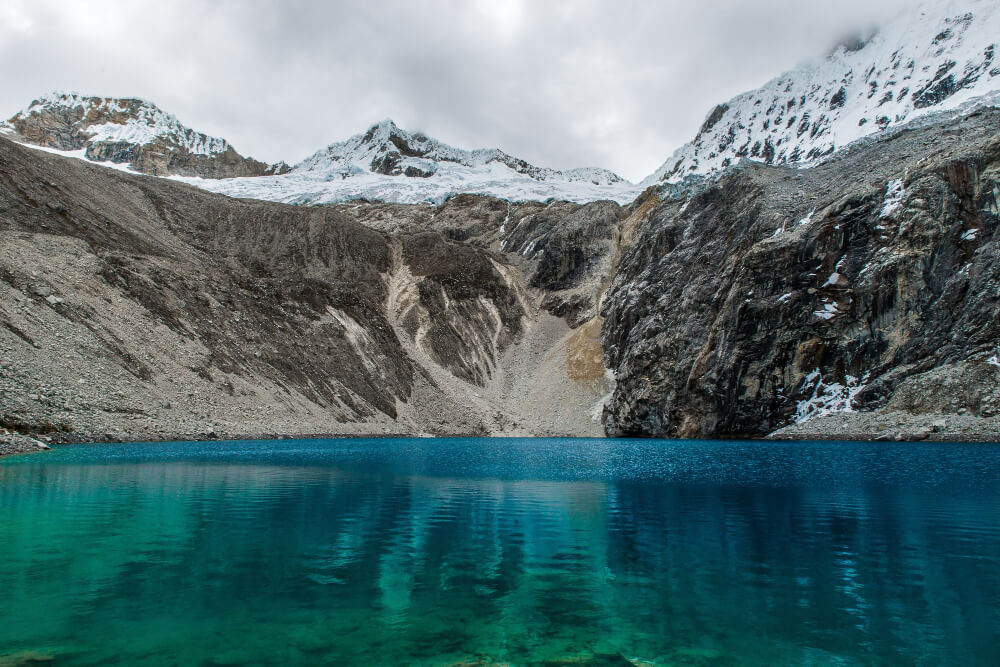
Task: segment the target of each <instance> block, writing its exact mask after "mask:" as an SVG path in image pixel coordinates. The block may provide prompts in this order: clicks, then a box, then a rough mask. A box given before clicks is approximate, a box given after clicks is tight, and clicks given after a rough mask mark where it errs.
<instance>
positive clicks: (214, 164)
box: [0, 92, 287, 178]
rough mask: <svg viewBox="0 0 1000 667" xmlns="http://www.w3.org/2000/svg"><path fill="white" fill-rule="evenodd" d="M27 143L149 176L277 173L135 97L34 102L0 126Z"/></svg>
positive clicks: (62, 96)
mask: <svg viewBox="0 0 1000 667" xmlns="http://www.w3.org/2000/svg"><path fill="white" fill-rule="evenodd" d="M0 131H2V132H3V133H4V134H7V135H12V136H13V137H14V138H16V139H19V140H21V141H24V142H25V143H30V144H35V145H37V146H42V147H45V148H52V149H56V150H59V151H71V152H72V151H81V152H82V157H85V158H87V159H88V160H92V161H94V162H112V163H117V164H127V165H128V166H129V167H130V168H131V169H133V170H135V171H138V172H142V173H144V174H150V175H153V176H168V175H177V176H199V177H204V178H225V177H232V176H260V175H263V174H272V173H280V172H282V171H284V170H285V169H287V167H285V166H284V164H283V163H279V164H278V165H268V164H265V163H263V162H259V161H257V160H254V159H253V158H247V157H243V156H242V155H240V154H239V153H237V152H236V150H235V149H234V148H233V147H232V146H230V145H229V142H227V141H226V140H225V139H220V138H218V137H212V136H208V135H206V134H203V133H201V132H197V131H195V130H192V129H190V128H188V127H185V126H184V125H183V124H181V122H180V121H179V120H177V118H176V117H175V116H173V115H172V114H169V113H166V112H165V111H163V110H162V109H160V108H159V107H157V106H156V105H155V104H153V103H152V102H148V101H146V100H142V99H138V98H133V97H126V98H120V97H92V96H84V95H77V94H76V93H60V92H53V93H50V94H48V95H44V96H42V97H40V98H38V99H36V100H33V101H32V102H31V104H29V105H28V106H27V107H26V108H25V109H23V110H22V111H19V112H18V113H16V114H14V116H13V117H11V118H10V119H9V120H7V121H6V122H4V123H2V124H0Z"/></svg>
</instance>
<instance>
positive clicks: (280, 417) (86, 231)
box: [0, 139, 618, 440]
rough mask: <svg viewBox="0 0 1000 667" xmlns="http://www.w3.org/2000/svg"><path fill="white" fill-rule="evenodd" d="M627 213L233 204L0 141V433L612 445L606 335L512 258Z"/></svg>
mask: <svg viewBox="0 0 1000 667" xmlns="http://www.w3.org/2000/svg"><path fill="white" fill-rule="evenodd" d="M549 209H551V210H549ZM591 209H593V211H594V213H591V212H590V210H591ZM617 210H618V207H617V206H616V205H614V204H607V203H603V204H596V205H590V207H581V206H577V205H568V204H561V205H551V206H546V205H543V204H528V205H511V204H509V203H507V202H503V201H499V200H495V199H489V198H483V197H460V198H455V199H454V200H451V201H449V202H447V203H446V204H444V205H442V206H402V205H392V204H368V205H363V206H358V205H356V204H355V205H351V206H347V205H344V206H337V207H333V206H330V207H295V206H287V205H282V204H273V203H268V202H257V201H240V200H233V199H229V198H226V197H220V196H218V195H213V194H210V193H207V192H204V191H201V190H197V189H194V188H191V187H189V186H185V185H183V184H179V183H176V182H173V181H169V180H164V179H155V178H148V177H144V176H136V175H131V174H126V173H121V172H119V171H114V170H108V169H104V168H101V167H98V166H95V165H90V164H87V163H86V162H83V161H80V160H73V159H68V158H65V157H62V156H56V155H48V154H45V153H41V152H39V151H36V150H33V149H30V148H26V147H22V146H19V145H17V144H16V143H13V142H10V141H6V140H4V139H0V428H3V429H10V430H13V431H18V432H22V433H35V434H47V435H48V436H50V437H54V438H57V439H64V440H80V439H93V438H99V439H102V438H129V439H157V438H164V437H196V438H203V437H206V436H208V437H215V436H223V435H228V436H233V435H252V436H258V437H259V436H264V435H268V434H286V435H294V434H314V435H315V434H336V433H345V434H372V433H386V432H389V433H440V434H487V433H498V434H500V433H506V434H512V435H526V434H538V433H542V434H546V433H548V434H553V435H557V434H558V435H570V434H599V433H600V432H601V425H600V422H599V419H598V417H599V411H595V407H599V404H600V400H601V399H602V398H603V397H604V396H605V395H606V394H607V393H608V392H609V391H610V386H609V384H608V383H609V381H608V380H607V378H606V376H605V373H604V367H603V364H602V363H601V355H600V346H599V342H598V341H597V334H598V329H599V328H598V327H593V326H592V327H590V328H589V329H587V331H586V332H585V335H578V334H577V333H576V332H574V331H573V330H572V329H571V328H570V326H569V325H568V324H567V323H566V322H565V321H564V320H562V319H559V318H557V317H554V316H552V315H550V314H549V313H548V312H546V311H545V310H544V309H543V308H541V307H540V303H541V302H542V301H543V300H544V299H545V297H546V295H547V294H548V292H547V291H546V290H545V289H544V288H536V287H533V286H532V285H530V284H528V282H527V281H526V280H525V279H524V275H525V274H526V273H529V272H530V271H531V270H532V269H533V268H534V267H535V266H536V262H538V261H539V260H537V259H530V258H526V257H522V256H520V255H505V254H504V253H502V252H501V251H500V250H499V245H500V243H501V242H502V241H503V239H504V238H506V234H507V229H506V227H505V225H507V224H509V223H510V222H514V223H516V222H517V221H520V220H522V219H523V218H525V217H530V216H532V215H538V214H539V213H544V212H546V211H548V213H546V215H547V216H549V217H550V218H551V221H550V226H551V227H552V228H553V229H556V228H558V227H559V225H558V220H559V218H560V217H566V218H574V216H575V217H576V218H580V219H581V220H589V219H591V218H592V217H594V216H598V217H600V218H601V219H602V220H604V221H605V225H606V228H605V229H604V230H603V231H602V232H601V234H602V235H603V236H604V237H609V236H610V235H611V234H612V230H613V227H614V224H615V223H614V221H615V214H616V212H617ZM597 211H600V214H598V213H597ZM602 216H603V217H602ZM574 219H575V218H574ZM574 224H576V223H574ZM553 248H555V246H554V245H553ZM553 252H554V250H553ZM573 256H574V257H576V255H573ZM574 261H575V260H574ZM595 261H596V260H595ZM522 263H523V267H522ZM574 275H575V276H578V277H581V280H582V277H583V276H585V275H586V271H584V270H582V269H581V270H580V271H577V272H576V273H575V274H574ZM567 280H568V279H567ZM564 282H565V284H566V285H575V284H577V283H573V282H572V281H571V280H569V281H568V282H567V281H564ZM580 284H582V283H580ZM595 348H596V351H597V352H596V369H597V370H596V371H595V370H594V369H593V368H592V366H593V365H594V363H595V354H594V350H595ZM587 364H590V365H589V366H588V365H587ZM581 367H585V370H586V371H587V372H581V371H580V368H581ZM545 406H549V407H548V408H546V407H545Z"/></svg>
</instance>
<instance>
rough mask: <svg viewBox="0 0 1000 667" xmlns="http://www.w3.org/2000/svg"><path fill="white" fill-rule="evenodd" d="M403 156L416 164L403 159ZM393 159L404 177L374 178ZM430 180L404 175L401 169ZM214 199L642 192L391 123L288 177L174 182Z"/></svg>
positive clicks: (410, 199) (433, 198) (578, 197)
mask: <svg viewBox="0 0 1000 667" xmlns="http://www.w3.org/2000/svg"><path fill="white" fill-rule="evenodd" d="M399 144H403V145H404V146H406V147H408V148H407V150H412V151H414V152H421V153H422V156H421V157H413V156H404V155H403V154H402V151H401V150H400V148H399ZM393 153H395V154H396V155H395V157H396V158H397V159H398V160H399V162H398V169H400V170H402V171H403V172H404V173H403V174H399V175H386V174H380V173H376V172H375V171H372V164H373V162H376V161H380V160H385V159H387V157H389V158H390V159H391V158H392V157H393V155H392V154H393ZM410 167H412V168H416V169H419V170H420V171H422V172H424V173H427V172H430V173H431V175H430V176H427V177H421V176H406V175H405V170H406V169H407V168H410ZM174 178H176V179H177V180H180V181H183V182H185V183H188V184H190V185H194V186H197V187H200V188H203V189H206V190H211V191H213V192H219V193H221V194H225V195H229V196H231V197H242V198H250V199H266V200H270V201H278V202H284V203H289V204H329V203H336V202H343V201H351V200H356V199H368V200H377V201H385V202H395V203H404V204H414V203H433V204H440V203H442V202H444V201H445V200H446V199H448V198H449V197H452V196H454V195H457V194H463V193H465V194H482V195H491V196H494V197H499V198H501V199H507V200H508V201H546V200H549V199H558V200H566V201H572V202H578V203H586V202H592V201H597V200H601V199H609V200H612V201H616V202H618V203H620V204H627V203H630V202H632V201H633V200H634V199H635V198H636V197H637V196H638V195H639V194H640V193H641V192H642V188H641V187H639V186H637V185H635V184H633V183H629V182H628V181H625V180H623V179H621V178H619V177H618V176H617V175H615V174H614V173H612V172H610V171H607V170H606V169H596V168H584V169H569V170H566V171H558V170H555V169H548V168H544V167H536V166H534V165H531V164H528V163H527V162H525V161H523V160H519V159H518V158H514V157H512V156H510V155H507V154H506V153H504V152H503V151H500V150H496V149H476V150H462V149H459V148H453V147H452V146H449V145H447V144H444V143H442V142H440V141H437V140H435V139H431V138H429V137H426V136H424V135H421V134H417V133H410V132H407V131H405V130H402V129H400V128H399V127H397V126H396V125H395V123H393V122H392V121H391V120H384V121H382V122H380V123H378V124H376V125H373V126H372V127H371V128H370V129H369V130H368V131H367V132H365V133H362V134H357V135H355V136H353V137H351V138H350V139H348V140H347V141H342V142H338V143H334V144H331V145H330V146H328V147H327V148H325V149H323V150H321V151H318V152H317V153H315V154H313V155H311V156H310V157H308V158H306V159H305V160H303V161H302V162H301V163H300V164H298V165H296V166H295V167H294V168H293V169H292V170H291V171H290V172H288V173H287V174H282V175H280V176H258V177H248V178H230V179H202V178H182V177H174Z"/></svg>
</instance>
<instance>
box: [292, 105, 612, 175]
mask: <svg viewBox="0 0 1000 667" xmlns="http://www.w3.org/2000/svg"><path fill="white" fill-rule="evenodd" d="M492 163H496V164H498V165H503V166H505V167H507V168H508V169H510V170H511V171H513V172H516V173H518V174H522V175H524V176H527V177H529V178H532V179H534V180H536V181H565V182H586V183H591V184H593V185H615V184H618V183H622V182H623V181H622V179H621V177H619V176H618V175H617V174H615V173H614V172H611V171H608V170H607V169H597V168H584V169H569V170H566V171H558V170H556V169H547V168H544V167H536V166H534V165H532V164H529V163H528V162H526V161H524V160H522V159H520V158H516V157H513V156H511V155H508V154H507V153H504V152H503V151H501V150H498V149H496V148H479V149H475V150H462V149H460V148H454V147H452V146H449V145H448V144H445V143H442V142H440V141H438V140H436V139H432V138H430V137H428V136H427V135H425V134H422V133H419V132H414V133H410V132H407V131H406V130H403V129H401V128H400V127H399V126H397V125H396V124H395V123H394V122H393V121H392V120H390V119H386V120H383V121H382V122H380V123H376V124H375V125H372V126H371V127H370V128H368V130H367V131H365V132H364V133H361V134H356V135H354V136H353V137H351V138H350V139H348V140H347V141H341V142H338V143H334V144H330V145H329V146H327V147H326V148H325V149H323V150H321V151H318V152H317V153H315V154H313V155H312V156H310V157H308V158H306V159H305V160H304V161H303V162H302V163H301V164H299V165H297V166H296V167H295V171H323V172H330V171H333V172H338V173H342V174H344V175H345V176H349V175H353V174H356V173H357V172H358V171H359V170H360V171H371V172H373V173H376V174H382V175H385V176H401V175H402V176H410V177H418V178H428V177H431V176H434V175H435V174H437V173H438V170H439V169H441V168H442V167H446V166H447V165H448V164H450V165H459V166H463V167H469V168H473V169H475V168H481V167H486V166H488V165H490V164H492Z"/></svg>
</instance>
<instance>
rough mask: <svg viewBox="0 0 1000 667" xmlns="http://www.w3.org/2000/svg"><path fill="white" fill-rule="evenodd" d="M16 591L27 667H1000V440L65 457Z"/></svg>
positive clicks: (36, 477) (516, 442)
mask: <svg viewBox="0 0 1000 667" xmlns="http://www.w3.org/2000/svg"><path fill="white" fill-rule="evenodd" d="M0 595H2V599H0V601H2V604H0V664H4V661H5V660H7V661H8V662H10V658H9V656H11V655H15V654H16V655H20V656H21V658H24V657H27V656H30V655H34V656H36V657H39V658H43V657H49V656H51V657H52V658H54V659H55V662H54V663H53V664H67V665H94V664H105V663H109V662H117V663H119V664H128V665H134V664H142V665H175V664H176V665H198V664H205V665H221V664H225V665H239V664H275V663H284V664H317V663H332V664H352V665H405V664H421V665H423V664H428V665H448V664H454V663H460V664H467V665H474V664H490V663H492V662H505V663H510V664H519V665H520V664H534V663H539V664H544V662H545V661H559V660H564V661H565V660H575V661H577V662H574V663H572V664H627V663H624V662H623V660H624V659H629V660H633V661H635V662H636V663H639V664H675V665H777V664H813V665H895V664H900V665H912V664H921V665H942V664H955V665H976V664H981V665H988V664H1000V641H998V632H1000V446H997V445H984V444H969V445H962V444H897V443H863V444H856V443H758V442H738V443H735V442H690V441H688V442H676V441H628V440H617V441H616V440H562V439H493V440H477V439H412V440H396V439H392V440H388V439H377V440H329V441H291V440H284V441H262V442H232V443H217V442H212V443H166V444H144V445H77V446H65V447H58V448H56V449H54V450H53V451H52V452H50V453H46V454H41V455H30V456H21V457H12V458H8V459H3V460H0ZM4 656H8V657H7V658H4ZM588 660H589V662H588ZM557 664H558V663H557Z"/></svg>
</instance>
